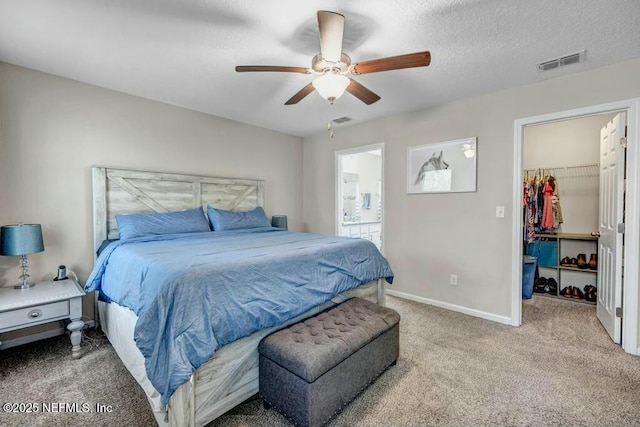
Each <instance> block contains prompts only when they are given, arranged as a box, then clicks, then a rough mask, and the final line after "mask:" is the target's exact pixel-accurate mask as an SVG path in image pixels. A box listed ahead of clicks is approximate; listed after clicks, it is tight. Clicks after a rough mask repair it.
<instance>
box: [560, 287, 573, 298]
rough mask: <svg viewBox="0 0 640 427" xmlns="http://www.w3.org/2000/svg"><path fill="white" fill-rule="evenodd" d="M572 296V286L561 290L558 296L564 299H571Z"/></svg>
mask: <svg viewBox="0 0 640 427" xmlns="http://www.w3.org/2000/svg"><path fill="white" fill-rule="evenodd" d="M572 294H573V286H567V287H566V288H563V289H562V291H560V295H562V296H563V297H566V298H571V295H572Z"/></svg>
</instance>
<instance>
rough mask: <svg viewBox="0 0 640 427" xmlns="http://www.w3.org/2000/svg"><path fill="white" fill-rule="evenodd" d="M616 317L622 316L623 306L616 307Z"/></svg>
mask: <svg viewBox="0 0 640 427" xmlns="http://www.w3.org/2000/svg"><path fill="white" fill-rule="evenodd" d="M616 317H622V307H616Z"/></svg>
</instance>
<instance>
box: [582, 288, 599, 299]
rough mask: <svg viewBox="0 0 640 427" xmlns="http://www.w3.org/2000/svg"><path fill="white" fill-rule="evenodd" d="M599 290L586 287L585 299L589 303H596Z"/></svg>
mask: <svg viewBox="0 0 640 427" xmlns="http://www.w3.org/2000/svg"><path fill="white" fill-rule="evenodd" d="M597 296H598V289H597V288H596V287H595V286H592V285H587V286H585V287H584V299H585V300H586V301H589V302H596V300H597Z"/></svg>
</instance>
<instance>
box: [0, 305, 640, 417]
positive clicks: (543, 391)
mask: <svg viewBox="0 0 640 427" xmlns="http://www.w3.org/2000/svg"><path fill="white" fill-rule="evenodd" d="M388 301H389V304H388V305H389V306H390V307H392V308H394V309H396V310H398V312H400V314H401V316H402V321H401V329H400V330H401V336H400V340H401V342H400V346H401V350H400V351H401V354H400V359H399V361H398V364H397V366H395V367H393V368H391V369H389V370H388V371H387V372H386V373H384V374H383V375H382V376H381V377H380V378H379V379H378V381H376V382H375V383H374V384H373V385H372V386H371V387H369V388H368V389H367V390H366V391H365V392H364V393H363V394H362V395H360V397H358V398H357V399H356V400H355V401H354V402H353V403H352V404H351V405H349V406H348V407H347V408H346V409H345V410H344V411H343V412H342V413H341V414H340V415H339V416H338V417H337V418H335V419H334V420H333V421H332V422H331V423H330V426H485V425H489V426H500V425H508V426H512V425H534V426H538V425H540V426H558V425H572V426H573V425H581V426H600V425H602V426H634V425H638V426H640V358H638V357H635V356H631V355H628V354H626V353H624V352H623V351H622V349H621V348H620V347H619V346H617V345H615V344H613V343H612V342H611V341H610V340H609V338H608V336H607V335H606V333H605V332H604V330H603V329H602V327H601V326H600V324H599V323H598V321H597V319H596V317H595V307H593V306H588V305H585V304H578V303H571V302H567V301H563V300H551V299H549V298H545V297H540V296H536V297H534V299H533V300H530V301H527V302H525V304H524V311H523V316H524V325H523V326H522V327H520V328H513V327H510V326H505V325H500V324H497V323H494V322H490V321H485V320H482V319H478V318H474V317H469V316H465V315H463V314H459V313H455V312H451V311H447V310H443V309H439V308H436V307H431V306H426V305H422V304H418V303H414V302H411V301H406V300H401V299H397V298H392V297H389V298H388ZM58 341H59V342H60V343H59V344H57V343H58ZM44 343H48V344H47V347H46V348H45V349H44V351H42V349H38V346H42V344H44ZM51 348H53V350H51ZM56 351H57V352H58V353H60V354H58V355H56V354H54V353H55V352H56ZM67 351H68V346H67V341H66V340H63V339H62V338H60V339H52V340H47V341H43V342H42V343H35V344H33V345H29V346H23V347H20V348H17V349H10V350H7V351H4V352H0V357H1V359H0V396H2V397H3V399H4V400H12V401H23V402H24V401H29V400H33V399H42V398H43V396H44V398H45V399H47V400H62V401H68V400H69V399H71V400H78V399H81V400H89V401H91V402H95V401H97V402H103V403H110V404H113V405H114V410H117V411H118V415H117V416H116V415H115V414H111V415H113V416H108V414H102V415H95V414H94V415H92V416H91V417H89V416H84V417H83V416H78V415H76V416H75V417H74V418H72V419H71V420H69V419H67V418H65V417H57V418H56V417H50V416H49V417H41V416H38V415H36V416H29V417H28V416H22V417H21V418H18V417H13V416H12V418H7V416H6V414H0V424H2V425H11V426H14V425H56V426H57V425H59V426H62V425H65V426H66V425H105V426H107V425H113V426H118V425H134V426H144V425H151V423H152V422H153V419H152V416H151V412H150V410H149V409H148V405H147V404H146V402H145V401H144V397H143V396H142V393H141V391H140V390H139V388H137V387H136V386H135V385H134V383H133V379H131V377H130V376H129V375H128V374H126V373H125V371H124V368H123V367H122V366H121V364H119V362H118V360H117V356H115V353H114V352H113V350H112V349H111V347H110V346H109V345H101V346H100V347H98V348H97V349H94V350H92V351H91V352H89V353H88V354H87V355H86V356H85V357H84V358H83V359H81V360H80V361H72V360H70V359H69V358H68V357H67V355H68V353H67ZM24 353H26V354H24ZM22 359H26V360H25V361H22ZM49 359H50V360H49ZM77 362H80V363H81V364H82V365H81V366H78V365H74V363H77ZM88 371H90V372H88ZM7 396H10V399H9V398H8V397H7ZM122 417H125V418H122ZM80 422H82V423H80ZM289 425H290V424H289V423H288V422H287V421H286V420H285V419H284V418H283V417H282V416H281V415H279V414H278V413H277V412H275V411H273V410H269V411H267V410H264V409H263V408H262V405H261V403H260V402H259V401H258V400H255V399H254V400H251V401H248V402H245V403H244V404H242V405H240V406H239V407H237V408H236V409H234V410H233V411H231V412H229V413H227V414H226V415H224V416H222V417H221V418H219V419H218V420H216V421H214V422H213V423H211V424H210V425H209V426H211V427H213V426H289Z"/></svg>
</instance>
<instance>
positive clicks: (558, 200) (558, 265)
mask: <svg viewBox="0 0 640 427" xmlns="http://www.w3.org/2000/svg"><path fill="white" fill-rule="evenodd" d="M619 114H623V115H624V113H603V114H596V115H592V116H588V117H578V118H571V119H567V120H560V121H556V122H552V123H539V124H534V125H530V126H526V127H525V128H524V140H523V157H522V163H523V168H524V169H523V175H524V180H523V214H524V217H523V222H524V231H523V244H524V246H523V251H524V253H525V254H526V255H530V256H534V257H535V258H536V261H537V271H536V273H537V274H536V277H535V278H534V281H533V295H534V298H538V297H552V298H560V299H563V300H565V301H571V302H575V303H586V304H590V305H593V306H596V304H597V299H598V298H597V295H598V291H599V290H600V291H605V289H603V288H602V287H601V286H598V285H599V280H598V279H599V278H600V277H599V276H602V274H598V272H599V270H602V269H600V268H599V267H600V266H601V265H600V264H601V262H599V259H598V258H599V257H598V253H599V252H600V250H599V248H600V246H599V228H600V222H601V221H600V214H601V211H602V209H600V201H601V200H602V196H603V195H601V194H600V183H601V170H600V157H601V149H600V145H601V134H602V130H603V129H605V128H606V127H607V125H608V124H609V123H610V122H611V121H612V120H613V119H614V118H615V117H616V116H617V115H619ZM622 163H624V159H622ZM621 170H624V167H622V168H621ZM605 174H606V172H605ZM613 178H615V177H613ZM622 179H623V177H621V180H622ZM620 222H622V221H620ZM620 249H621V248H620ZM618 252H620V251H618ZM605 261H606V257H605ZM533 265H534V264H533V263H530V264H528V266H527V264H525V269H526V268H529V269H531V268H532V267H533ZM530 273H531V271H529V274H530ZM600 273H602V271H600ZM525 276H526V275H525ZM530 277H531V276H530V275H529V281H528V283H529V284H531V279H530ZM526 296H528V295H523V298H525V297H526ZM605 296H606V295H605ZM595 312H596V310H595V309H594V315H595ZM614 320H615V319H606V320H604V321H603V324H604V323H606V324H608V325H613V323H614V322H613V321H614ZM617 323H619V322H617ZM611 329H612V334H611V335H612V338H613V339H614V341H616V342H618V343H619V342H620V339H619V330H618V331H617V332H616V333H614V331H613V329H619V328H614V327H612V328H611Z"/></svg>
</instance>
